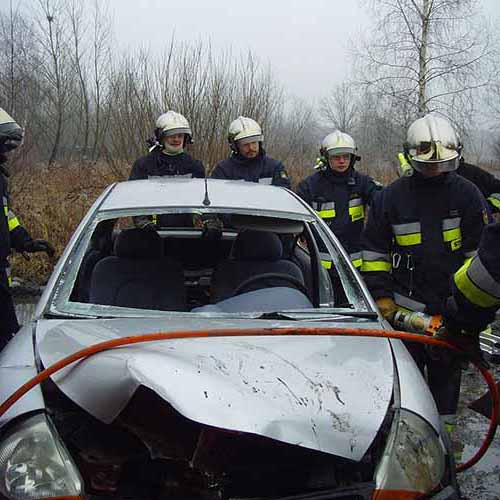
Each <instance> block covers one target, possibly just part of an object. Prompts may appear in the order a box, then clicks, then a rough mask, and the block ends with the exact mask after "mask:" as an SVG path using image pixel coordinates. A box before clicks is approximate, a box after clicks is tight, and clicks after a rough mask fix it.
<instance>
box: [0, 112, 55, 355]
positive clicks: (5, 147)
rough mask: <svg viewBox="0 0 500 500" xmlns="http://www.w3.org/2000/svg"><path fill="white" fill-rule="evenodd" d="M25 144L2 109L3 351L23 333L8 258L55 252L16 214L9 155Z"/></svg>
mask: <svg viewBox="0 0 500 500" xmlns="http://www.w3.org/2000/svg"><path fill="white" fill-rule="evenodd" d="M22 140H23V129H22V128H21V127H20V126H19V125H18V124H17V123H16V122H15V120H14V119H13V118H12V117H11V116H10V115H9V114H8V113H7V112H6V111H4V110H3V109H2V108H0V200H1V201H2V206H1V210H0V350H1V349H2V348H3V346H4V345H5V344H6V343H7V342H8V341H9V339H10V338H11V337H12V335H13V334H14V333H15V332H17V330H18V329H19V324H18V322H17V318H16V312H15V309H14V303H13V301H12V297H11V294H10V277H9V269H10V268H9V261H8V257H9V255H10V253H11V251H12V249H14V250H16V251H18V252H28V253H32V252H46V253H47V254H48V255H49V256H50V257H52V256H53V255H54V249H53V248H52V246H51V245H50V244H49V243H48V242H47V241H45V240H34V239H33V238H31V236H30V235H29V234H28V232H27V231H26V229H24V227H23V226H21V224H20V222H19V220H18V218H17V217H16V215H15V214H14V212H13V211H12V208H11V206H10V200H9V195H8V189H7V177H8V176H9V171H8V170H7V168H6V164H7V154H8V153H9V152H10V151H12V150H14V149H16V148H17V147H19V146H20V145H21V143H22Z"/></svg>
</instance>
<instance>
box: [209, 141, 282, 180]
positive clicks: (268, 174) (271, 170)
mask: <svg viewBox="0 0 500 500" xmlns="http://www.w3.org/2000/svg"><path fill="white" fill-rule="evenodd" d="M211 177H213V178H214V179H231V180H244V181H248V182H258V183H259V184H272V185H274V186H281V187H286V188H290V179H289V178H288V174H287V172H286V170H285V166H284V165H283V163H281V162H280V161H278V160H274V159H273V158H270V157H269V156H267V155H266V153H265V151H264V150H263V149H261V150H260V152H259V154H258V155H257V157H256V158H250V159H249V158H244V157H243V156H241V155H240V154H236V153H233V154H232V155H231V156H230V157H229V158H228V159H227V160H222V161H221V162H219V163H218V164H217V165H216V166H215V168H214V171H213V172H212V175H211Z"/></svg>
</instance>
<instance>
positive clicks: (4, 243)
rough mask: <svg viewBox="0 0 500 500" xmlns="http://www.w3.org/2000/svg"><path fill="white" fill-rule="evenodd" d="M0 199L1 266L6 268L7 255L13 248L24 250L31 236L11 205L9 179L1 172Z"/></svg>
mask: <svg viewBox="0 0 500 500" xmlns="http://www.w3.org/2000/svg"><path fill="white" fill-rule="evenodd" d="M0 200H1V202H2V210H1V211H0V268H3V269H6V268H7V267H8V262H7V257H8V256H9V255H10V253H11V249H12V248H15V249H16V250H18V251H22V249H23V248H24V245H25V244H26V242H27V241H29V240H31V237H30V235H29V234H28V232H27V231H26V229H24V227H22V226H21V224H20V223H19V220H18V218H17V217H16V215H15V214H14V212H13V211H12V210H11V209H10V207H9V196H8V192H7V180H6V179H5V177H4V175H3V174H1V173H0Z"/></svg>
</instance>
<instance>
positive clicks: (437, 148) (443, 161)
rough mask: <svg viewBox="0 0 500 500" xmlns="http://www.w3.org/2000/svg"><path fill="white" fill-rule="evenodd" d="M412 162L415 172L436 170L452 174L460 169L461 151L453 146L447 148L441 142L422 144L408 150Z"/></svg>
mask: <svg viewBox="0 0 500 500" xmlns="http://www.w3.org/2000/svg"><path fill="white" fill-rule="evenodd" d="M408 153H409V155H410V162H411V165H412V167H413V168H415V170H417V171H419V172H422V171H425V170H429V169H432V170H435V169H437V170H438V171H439V172H451V171H453V170H456V169H457V167H458V160H459V157H460V154H459V151H458V150H457V149H456V148H455V147H453V146H445V145H443V144H441V143H440V142H421V143H420V144H418V145H417V146H414V147H410V148H409V150H408Z"/></svg>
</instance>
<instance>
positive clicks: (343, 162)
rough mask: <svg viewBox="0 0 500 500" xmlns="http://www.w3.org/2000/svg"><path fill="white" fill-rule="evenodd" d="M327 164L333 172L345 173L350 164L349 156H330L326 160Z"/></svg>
mask: <svg viewBox="0 0 500 500" xmlns="http://www.w3.org/2000/svg"><path fill="white" fill-rule="evenodd" d="M328 163H329V164H330V168H331V169H332V170H335V171H336V172H341V173H342V172H346V171H347V170H348V169H349V165H350V164H351V155H350V154H344V155H335V156H330V157H329V158H328Z"/></svg>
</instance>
